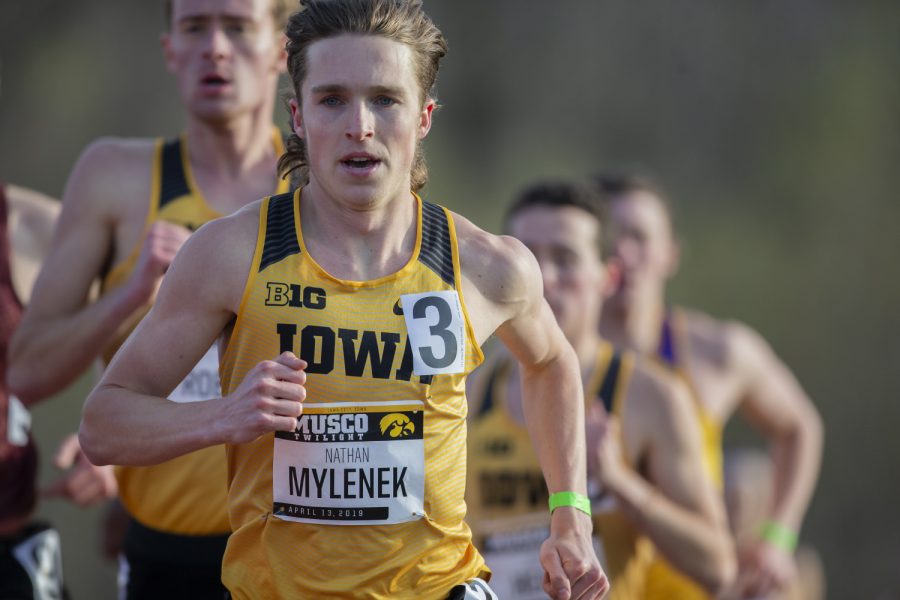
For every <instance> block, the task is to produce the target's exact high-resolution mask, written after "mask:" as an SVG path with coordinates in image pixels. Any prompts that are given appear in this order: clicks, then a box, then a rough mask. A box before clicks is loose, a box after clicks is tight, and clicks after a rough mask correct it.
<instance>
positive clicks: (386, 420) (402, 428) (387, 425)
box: [380, 413, 416, 438]
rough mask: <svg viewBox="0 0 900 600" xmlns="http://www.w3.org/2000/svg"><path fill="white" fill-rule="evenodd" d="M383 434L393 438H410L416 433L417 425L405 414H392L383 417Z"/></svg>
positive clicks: (381, 424)
mask: <svg viewBox="0 0 900 600" xmlns="http://www.w3.org/2000/svg"><path fill="white" fill-rule="evenodd" d="M380 426H381V434H382V435H389V436H391V437H392V438H405V437H409V436H411V435H412V434H414V433H415V432H416V426H415V424H414V423H413V422H412V421H410V420H409V417H407V416H406V415H404V414H401V413H391V414H389V415H385V416H383V417H381V422H380Z"/></svg>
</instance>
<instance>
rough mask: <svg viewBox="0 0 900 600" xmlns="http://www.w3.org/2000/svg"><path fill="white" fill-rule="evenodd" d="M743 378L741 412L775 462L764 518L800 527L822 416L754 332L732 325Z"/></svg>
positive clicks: (816, 463)
mask: <svg viewBox="0 0 900 600" xmlns="http://www.w3.org/2000/svg"><path fill="white" fill-rule="evenodd" d="M732 327H733V332H732V334H731V335H732V338H733V342H732V345H733V348H734V350H733V351H734V353H735V360H736V361H738V362H739V365H740V368H741V373H742V376H743V381H744V390H745V393H744V398H743V402H742V403H741V405H740V408H741V412H742V414H743V415H744V416H745V417H746V418H747V419H748V420H749V421H750V423H751V424H752V425H753V426H754V427H755V428H756V429H757V430H758V431H759V432H760V433H761V434H762V435H763V436H764V437H765V438H766V439H767V440H768V442H769V444H770V447H771V451H772V457H773V459H774V463H775V486H774V491H775V495H774V499H773V503H772V509H771V512H770V513H769V518H770V519H772V520H773V521H776V522H778V523H781V524H782V525H785V526H787V527H789V528H790V529H792V530H793V531H799V529H800V525H801V524H802V522H803V516H804V514H805V513H806V508H807V507H808V505H809V501H810V499H811V498H812V493H813V490H814V489H815V486H816V480H817V479H818V476H819V467H820V464H821V460H822V444H823V437H824V434H823V427H822V419H821V417H820V416H819V413H818V411H817V410H816V409H815V407H814V406H813V404H812V402H811V401H810V399H809V397H808V396H807V395H806V393H805V392H804V391H803V388H802V387H801V386H800V384H799V383H798V382H797V379H796V378H795V377H794V375H793V374H792V373H791V372H790V370H789V369H788V368H787V367H786V366H785V365H784V363H782V362H781V360H779V359H778V357H777V356H775V353H774V352H772V349H771V348H770V347H769V345H768V344H767V343H766V342H765V340H763V339H762V338H761V337H760V336H759V335H758V334H756V333H755V332H753V331H752V330H750V329H748V328H746V327H742V326H737V325H735V326H732Z"/></svg>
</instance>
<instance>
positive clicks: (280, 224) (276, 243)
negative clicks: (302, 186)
mask: <svg viewBox="0 0 900 600" xmlns="http://www.w3.org/2000/svg"><path fill="white" fill-rule="evenodd" d="M292 254H300V243H299V242H298V241H297V228H296V227H295V226H294V194H292V193H290V192H289V193H287V194H279V195H277V196H272V197H271V198H270V199H269V214H268V215H266V241H265V242H264V243H263V251H262V257H261V258H260V260H259V270H260V271H262V270H263V269H265V268H266V267H268V266H269V265H271V264H274V263H277V262H278V261H280V260H282V259H284V258H286V257H288V256H290V255H292Z"/></svg>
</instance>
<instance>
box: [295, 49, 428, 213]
mask: <svg viewBox="0 0 900 600" xmlns="http://www.w3.org/2000/svg"><path fill="white" fill-rule="evenodd" d="M413 60H414V56H413V51H412V49H411V48H410V47H409V46H407V45H406V44H402V43H400V42H396V41H394V40H390V39H388V38H385V37H382V36H374V35H340V36H336V37H331V38H326V39H323V40H319V41H317V42H314V43H313V44H311V45H310V46H309V48H308V49H307V54H306V66H307V75H306V79H305V80H304V81H303V82H302V86H301V89H300V97H301V105H300V106H297V105H296V103H293V104H292V115H293V119H294V131H295V133H296V134H297V135H298V136H300V137H301V138H303V140H304V141H305V143H306V151H307V158H308V162H309V173H310V177H309V178H310V184H309V185H310V188H311V190H312V191H313V192H314V193H316V194H320V193H324V194H325V195H326V196H328V197H330V198H332V199H334V200H335V201H338V202H340V203H342V204H347V205H349V206H351V207H353V208H356V209H365V208H370V207H372V206H375V205H377V204H380V203H382V202H384V201H389V200H391V199H394V198H397V197H408V196H409V192H410V171H411V169H412V165H413V159H414V156H415V151H416V146H417V144H418V143H419V142H420V140H421V139H422V138H424V137H425V135H427V133H428V130H429V129H430V127H431V111H432V109H433V108H434V102H433V101H432V100H430V99H428V100H424V101H423V99H422V96H423V94H422V91H421V89H420V88H419V84H418V82H417V80H416V75H415V69H414V62H413Z"/></svg>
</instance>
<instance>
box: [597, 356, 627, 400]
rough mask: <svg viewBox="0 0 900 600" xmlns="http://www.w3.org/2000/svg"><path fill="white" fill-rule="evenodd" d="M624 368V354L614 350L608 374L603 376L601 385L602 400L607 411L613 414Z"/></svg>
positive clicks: (607, 369) (607, 370) (600, 394)
mask: <svg viewBox="0 0 900 600" xmlns="http://www.w3.org/2000/svg"><path fill="white" fill-rule="evenodd" d="M621 369H622V355H621V354H619V353H618V352H614V353H613V355H612V358H610V359H609V366H608V367H607V368H606V375H605V376H604V377H603V384H602V385H601V386H600V393H599V396H600V402H602V403H603V406H604V407H605V408H606V412H608V413H610V414H612V411H613V400H614V399H615V395H616V384H617V383H618V381H619V372H620V371H621Z"/></svg>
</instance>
